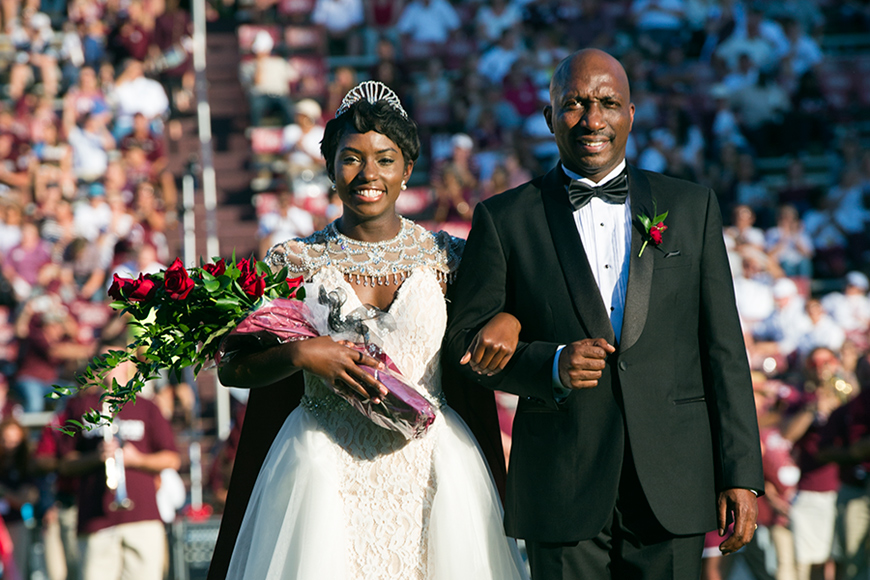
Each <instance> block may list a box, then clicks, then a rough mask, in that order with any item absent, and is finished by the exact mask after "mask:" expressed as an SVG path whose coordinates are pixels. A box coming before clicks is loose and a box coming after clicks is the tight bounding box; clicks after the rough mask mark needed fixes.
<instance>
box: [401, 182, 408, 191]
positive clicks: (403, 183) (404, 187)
mask: <svg viewBox="0 0 870 580" xmlns="http://www.w3.org/2000/svg"><path fill="white" fill-rule="evenodd" d="M406 189H408V185H407V184H406V183H405V182H404V181H403V182H402V191H405V190H406Z"/></svg>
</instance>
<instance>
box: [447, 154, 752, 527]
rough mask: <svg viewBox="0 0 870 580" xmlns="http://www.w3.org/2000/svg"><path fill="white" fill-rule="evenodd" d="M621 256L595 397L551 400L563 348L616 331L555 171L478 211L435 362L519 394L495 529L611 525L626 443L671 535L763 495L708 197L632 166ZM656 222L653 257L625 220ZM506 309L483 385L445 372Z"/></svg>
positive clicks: (726, 272)
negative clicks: (503, 341)
mask: <svg viewBox="0 0 870 580" xmlns="http://www.w3.org/2000/svg"><path fill="white" fill-rule="evenodd" d="M629 179H630V200H631V209H632V214H633V222H632V226H631V227H632V228H633V231H632V243H631V258H630V260H631V261H630V266H629V279H628V287H627V292H626V305H625V315H624V322H623V327H622V336H621V339H622V340H621V342H620V343H619V344H618V345H615V346H616V347H617V352H616V353H614V354H613V355H611V356H610V357H609V358H608V360H607V365H606V368H605V370H604V374H603V376H602V378H601V380H600V381H599V384H598V386H597V387H595V388H591V389H583V390H578V391H573V392H572V393H571V394H570V395H569V396H568V398H567V399H566V400H565V401H564V402H562V403H557V402H556V400H555V398H554V395H553V389H552V364H553V356H554V354H555V352H556V349H557V347H558V346H559V345H560V344H568V343H570V342H573V341H576V340H580V339H583V338H597V337H603V338H606V339H607V340H608V342H610V343H611V344H614V333H613V328H612V326H611V324H610V319H609V317H608V314H607V312H605V307H604V303H603V301H602V300H601V296H600V293H599V290H598V287H597V285H596V283H595V280H594V278H593V275H592V271H591V269H590V267H589V264H588V260H587V259H586V255H585V253H584V250H583V247H582V243H581V241H580V236H579V234H578V232H577V229H576V226H575V223H574V220H573V217H572V207H571V205H570V204H569V202H568V200H567V195H566V190H565V185H564V184H565V182H564V176H563V172H562V170H561V168H559V167H557V168H555V169H553V170H552V171H550V172H549V173H548V174H547V175H545V176H543V177H541V178H537V179H535V180H533V181H532V182H530V183H527V184H525V185H522V186H520V187H518V188H516V189H513V190H511V191H507V192H505V193H503V194H501V195H497V196H495V197H493V198H490V199H488V200H486V201H485V202H483V203H482V204H480V205H479V206H478V207H477V208H476V210H475V214H474V222H473V227H472V230H471V234H470V235H469V237H468V243H467V245H466V248H465V253H464V256H463V261H462V265H461V267H460V271H459V274H458V278H457V280H456V282H455V283H454V285H453V287H452V288H451V290H450V294H449V298H450V310H449V314H450V319H449V322H448V330H447V334H446V336H445V353H444V354H445V358H444V361H445V363H446V364H450V365H453V366H454V367H455V368H456V369H457V372H461V373H464V374H465V376H466V377H467V378H470V379H473V380H476V381H477V382H479V383H481V384H483V385H484V386H486V387H489V388H494V389H500V390H504V391H507V392H511V393H515V394H517V395H519V396H520V400H519V406H518V408H517V413H516V417H515V419H514V429H513V444H512V450H511V457H510V464H509V469H508V483H507V498H506V502H505V528H506V531H507V533H508V534H509V535H512V536H515V537H522V538H526V539H530V540H535V541H541V542H574V541H578V540H582V539H588V538H591V537H594V536H595V535H596V534H597V533H598V532H599V531H600V530H601V529H602V528H603V526H604V525H605V523H606V522H607V521H608V519H609V518H610V515H611V513H612V510H613V507H614V504H615V501H616V493H617V488H618V482H619V477H620V473H621V469H622V461H623V452H624V451H625V448H626V444H627V442H626V440H625V438H626V437H627V438H628V442H630V446H631V450H632V453H633V457H634V464H635V468H636V470H637V474H638V477H639V479H640V482H641V486H642V487H643V491H644V493H645V494H646V496H647V499H648V500H649V503H650V505H651V507H652V510H653V512H654V513H655V515H656V517H657V518H658V520H659V522H660V523H661V524H662V525H663V526H664V527H665V528H666V529H667V530H668V531H670V532H672V533H674V534H695V533H703V532H706V531H709V530H711V529H713V528H715V527H716V519H715V506H716V496H717V493H718V492H719V491H721V490H723V489H726V488H731V487H740V488H750V489H755V490H762V489H763V479H762V473H761V454H760V446H759V439H758V427H757V423H756V415H755V406H754V399H753V395H752V388H751V383H750V378H749V367H748V364H747V360H746V353H745V347H744V343H743V338H742V333H741V330H740V324H739V321H738V317H737V311H736V307H735V302H734V292H733V286H732V278H731V271H730V268H729V265H728V260H727V256H726V251H725V246H724V242H723V238H722V221H721V216H720V213H719V206H718V203H717V201H716V197H715V195H714V194H713V192H712V191H711V190H709V189H705V188H703V187H700V186H698V185H695V184H692V183H689V182H686V181H681V180H676V179H672V178H668V177H665V176H662V175H659V174H656V173H650V172H645V171H641V170H638V169H635V168H631V167H630V168H629ZM654 202H655V206H656V208H657V209H658V212H659V213H662V212H664V211H668V212H669V213H668V216H667V219H666V220H665V222H666V225H667V226H668V230H667V231H666V232H664V236H663V238H664V239H663V243H662V244H661V246H659V247H652V246H648V247H647V248H646V250H645V251H644V253H643V256H642V257H640V258H639V257H638V253H639V252H640V249H641V244H642V243H643V236H642V230H641V229H640V228H641V226H640V223H639V222H638V220H637V216H638V214H644V215H647V216H650V217H652V216H653V215H654V211H655V210H654ZM501 311H505V312H509V313H511V314H513V315H515V316H516V317H517V318H518V319H519V320H520V322H521V324H522V331H521V333H520V344H519V346H518V349H517V352H516V354H515V355H514V357H513V359H512V360H511V362H510V363H509V365H508V367H507V368H506V369H505V371H504V372H502V373H501V374H498V375H496V376H494V377H489V378H486V377H484V378H481V377H477V376H476V375H474V374H473V373H472V372H471V371H470V369H468V368H466V367H459V366H458V364H457V362H458V360H459V359H460V357H461V356H462V353H463V352H464V351H465V349H466V348H467V346H468V344H469V343H470V341H471V339H472V338H473V336H474V334H475V333H476V332H477V330H478V329H479V328H480V327H481V326H483V324H485V323H486V322H487V321H488V320H489V319H490V318H491V317H492V316H493V315H495V314H496V313H498V312H501Z"/></svg>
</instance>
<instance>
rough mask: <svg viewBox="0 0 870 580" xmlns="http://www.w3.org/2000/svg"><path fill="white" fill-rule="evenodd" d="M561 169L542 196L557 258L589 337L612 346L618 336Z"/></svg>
mask: <svg viewBox="0 0 870 580" xmlns="http://www.w3.org/2000/svg"><path fill="white" fill-rule="evenodd" d="M562 177H563V174H562V169H561V168H560V167H558V166H557V167H556V168H555V169H553V170H552V171H550V172H549V173H548V174H547V175H545V176H544V181H543V183H542V184H541V197H542V200H543V204H544V213H545V215H546V216H547V225H548V226H549V228H550V235H551V236H552V238H553V246H554V247H555V248H556V255H558V256H559V264H560V266H561V267H562V273H563V274H564V276H565V282H566V283H567V284H568V290H569V292H570V294H571V299H572V301H573V302H574V308H576V310H577V313H578V315H579V316H580V321H581V324H582V325H583V327H584V328H585V329H586V333H587V335H588V336H589V337H590V338H599V337H600V338H604V339H606V340H607V342H608V343H610V344H613V343H614V341H615V336H614V333H613V326H611V324H610V318H609V317H608V316H607V312H606V309H605V307H604V301H603V300H602V299H601V293H600V292H599V291H598V285H597V284H596V283H595V277H594V276H593V275H592V268H590V266H589V260H588V259H587V258H586V251H585V250H584V249H583V243H582V242H581V241H580V234H579V233H578V232H577V225H576V224H575V223H574V215H573V211H574V209H573V207H571V204H570V203H569V202H568V195H567V191H566V189H565V183H564V181H563V179H562Z"/></svg>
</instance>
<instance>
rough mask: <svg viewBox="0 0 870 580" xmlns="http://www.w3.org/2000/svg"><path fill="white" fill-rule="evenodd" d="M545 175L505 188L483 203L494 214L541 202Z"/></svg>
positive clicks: (513, 210)
mask: <svg viewBox="0 0 870 580" xmlns="http://www.w3.org/2000/svg"><path fill="white" fill-rule="evenodd" d="M544 177H545V176H544V175H539V176H538V177H535V178H534V179H532V180H530V181H527V182H525V183H523V184H522V185H518V186H517V187H514V188H512V189H508V190H505V191H504V192H502V193H499V194H496V195H494V196H492V197H490V198H488V199H486V200H484V201H482V202H481V205H484V206H485V207H486V209H488V210H489V211H490V213H492V214H493V215H498V214H501V213H504V212H515V211H518V210H521V209H522V208H524V207H531V206H533V205H536V204H539V203H540V200H541V189H542V187H543V182H544Z"/></svg>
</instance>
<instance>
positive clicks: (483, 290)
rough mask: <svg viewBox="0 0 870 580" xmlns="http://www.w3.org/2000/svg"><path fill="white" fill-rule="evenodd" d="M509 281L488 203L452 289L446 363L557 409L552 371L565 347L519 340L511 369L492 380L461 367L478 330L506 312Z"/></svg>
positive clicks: (478, 211)
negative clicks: (559, 349) (559, 350)
mask: <svg viewBox="0 0 870 580" xmlns="http://www.w3.org/2000/svg"><path fill="white" fill-rule="evenodd" d="M507 283H508V270H507V258H506V256H505V248H504V247H503V245H502V242H501V239H500V236H499V234H498V230H497V228H496V226H495V223H494V221H493V219H492V215H491V214H490V212H489V210H488V209H487V207H486V206H485V205H483V204H479V205H478V206H477V207H476V208H475V211H474V219H473V221H472V228H471V233H470V234H469V236H468V242H467V243H466V244H465V251H464V252H463V256H462V265H461V266H460V268H459V273H458V275H457V278H456V281H455V282H454V283H453V284H452V285H451V287H450V288H449V289H448V301H449V302H448V308H449V311H448V312H449V320H448V325H447V333H446V334H445V339H444V357H445V358H444V362H445V364H448V365H451V366H452V367H453V368H454V369H455V370H457V371H458V372H460V373H461V374H462V375H463V376H465V377H466V378H467V379H469V380H471V381H474V382H476V383H478V384H480V385H482V386H484V387H486V388H489V389H499V390H502V391H506V392H509V393H514V394H516V395H519V396H522V397H535V398H538V399H541V400H542V401H545V402H547V403H549V404H551V405H552V406H554V407H555V405H556V401H555V399H554V397H553V390H552V384H551V373H552V364H553V356H554V355H555V353H556V349H557V348H558V347H559V345H558V344H556V343H547V342H531V343H529V342H523V341H522V340H521V341H519V342H518V343H517V348H516V353H515V354H514V356H513V358H512V359H511V361H510V362H509V363H508V365H507V366H506V368H505V370H504V371H503V372H500V373H498V374H496V375H494V376H491V377H488V376H484V375H479V374H477V373H475V372H474V371H473V370H472V368H471V367H470V366H469V365H460V364H459V361H460V359H462V357H463V356H464V354H465V352H466V350H467V349H468V347H469V345H470V344H471V342H472V340H473V339H474V336H475V335H476V334H477V332H478V331H479V330H480V329H481V328H482V327H483V326H484V325H485V324H486V323H487V322H488V321H489V320H490V319H491V318H492V317H494V316H495V315H496V314H498V313H499V312H503V311H505V306H506V302H507ZM512 314H516V313H512ZM520 322H522V321H520Z"/></svg>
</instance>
